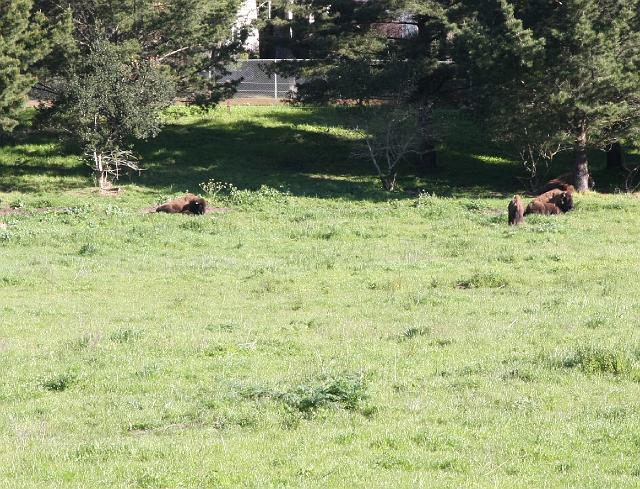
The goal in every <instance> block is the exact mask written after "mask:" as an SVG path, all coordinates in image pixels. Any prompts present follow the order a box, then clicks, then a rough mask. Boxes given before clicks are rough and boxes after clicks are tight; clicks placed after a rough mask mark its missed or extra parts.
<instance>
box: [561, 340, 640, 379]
mask: <svg viewBox="0 0 640 489" xmlns="http://www.w3.org/2000/svg"><path fill="white" fill-rule="evenodd" d="M552 363H553V364H555V365H558V366H560V367H563V368H580V369H581V370H582V371H583V372H585V373H595V374H604V373H610V374H613V375H628V374H630V373H631V372H632V362H631V358H630V356H629V354H628V353H627V352H626V351H624V350H614V349H610V348H602V347H593V346H585V347H580V348H577V349H575V350H571V351H568V352H564V353H560V354H556V355H555V357H554V358H552Z"/></svg>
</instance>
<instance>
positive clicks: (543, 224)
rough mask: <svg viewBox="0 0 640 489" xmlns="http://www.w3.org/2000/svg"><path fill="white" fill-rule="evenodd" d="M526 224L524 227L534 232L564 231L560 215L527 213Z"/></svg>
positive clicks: (551, 232) (553, 232)
mask: <svg viewBox="0 0 640 489" xmlns="http://www.w3.org/2000/svg"><path fill="white" fill-rule="evenodd" d="M527 218H528V224H529V225H528V226H527V228H526V229H528V230H530V231H531V232H534V233H543V234H545V233H549V234H555V233H561V232H565V227H564V226H563V225H562V224H563V221H562V217H560V216H540V215H537V214H533V215H529V216H527Z"/></svg>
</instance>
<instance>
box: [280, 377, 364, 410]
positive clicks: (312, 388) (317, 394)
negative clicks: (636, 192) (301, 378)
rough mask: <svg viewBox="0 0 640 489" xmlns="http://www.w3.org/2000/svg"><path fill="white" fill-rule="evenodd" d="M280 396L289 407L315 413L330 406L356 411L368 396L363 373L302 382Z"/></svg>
mask: <svg viewBox="0 0 640 489" xmlns="http://www.w3.org/2000/svg"><path fill="white" fill-rule="evenodd" d="M278 397H279V399H280V400H282V401H283V402H284V403H285V404H286V405H287V406H288V407H289V408H291V409H293V410H296V411H300V412H301V413H303V414H305V415H313V414H314V413H315V412H317V411H318V410H319V409H320V408H323V407H329V406H333V407H340V408H343V409H346V410H350V411H354V410H356V409H358V408H359V407H360V405H361V404H362V403H363V402H364V401H365V400H366V399H367V397H368V396H367V392H366V385H365V382H364V379H363V377H362V376H361V375H354V374H343V375H337V376H332V377H326V378H324V379H322V380H320V381H319V382H312V383H309V384H301V385H299V386H297V387H294V388H293V389H290V390H289V391H287V392H284V393H282V394H280V395H279V396H278Z"/></svg>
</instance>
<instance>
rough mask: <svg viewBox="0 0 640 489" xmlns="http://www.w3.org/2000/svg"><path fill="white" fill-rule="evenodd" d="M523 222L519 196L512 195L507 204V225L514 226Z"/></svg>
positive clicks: (521, 204)
mask: <svg viewBox="0 0 640 489" xmlns="http://www.w3.org/2000/svg"><path fill="white" fill-rule="evenodd" d="M523 222H524V203H523V202H522V199H521V198H520V196H519V195H514V196H513V200H511V202H509V225H510V226H515V225H518V224H522V223H523Z"/></svg>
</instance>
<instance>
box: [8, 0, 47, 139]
mask: <svg viewBox="0 0 640 489" xmlns="http://www.w3.org/2000/svg"><path fill="white" fill-rule="evenodd" d="M32 3H33V2H32V1H31V0H4V1H3V2H2V3H0V142H1V141H2V139H3V135H5V134H8V133H10V132H11V131H12V130H13V129H14V128H15V126H16V125H17V123H18V114H19V113H20V111H21V110H22V109H23V108H24V105H25V102H26V100H27V93H28V92H29V90H30V89H31V88H32V87H33V84H34V82H35V77H34V74H33V73H32V72H31V68H32V67H33V66H34V65H35V64H36V63H37V62H38V61H39V60H41V59H42V58H43V57H44V56H45V55H46V54H47V52H48V51H49V49H50V43H49V33H48V26H47V21H46V18H45V17H44V15H42V13H41V12H35V11H34V10H33V9H32V7H33V5H32Z"/></svg>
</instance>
